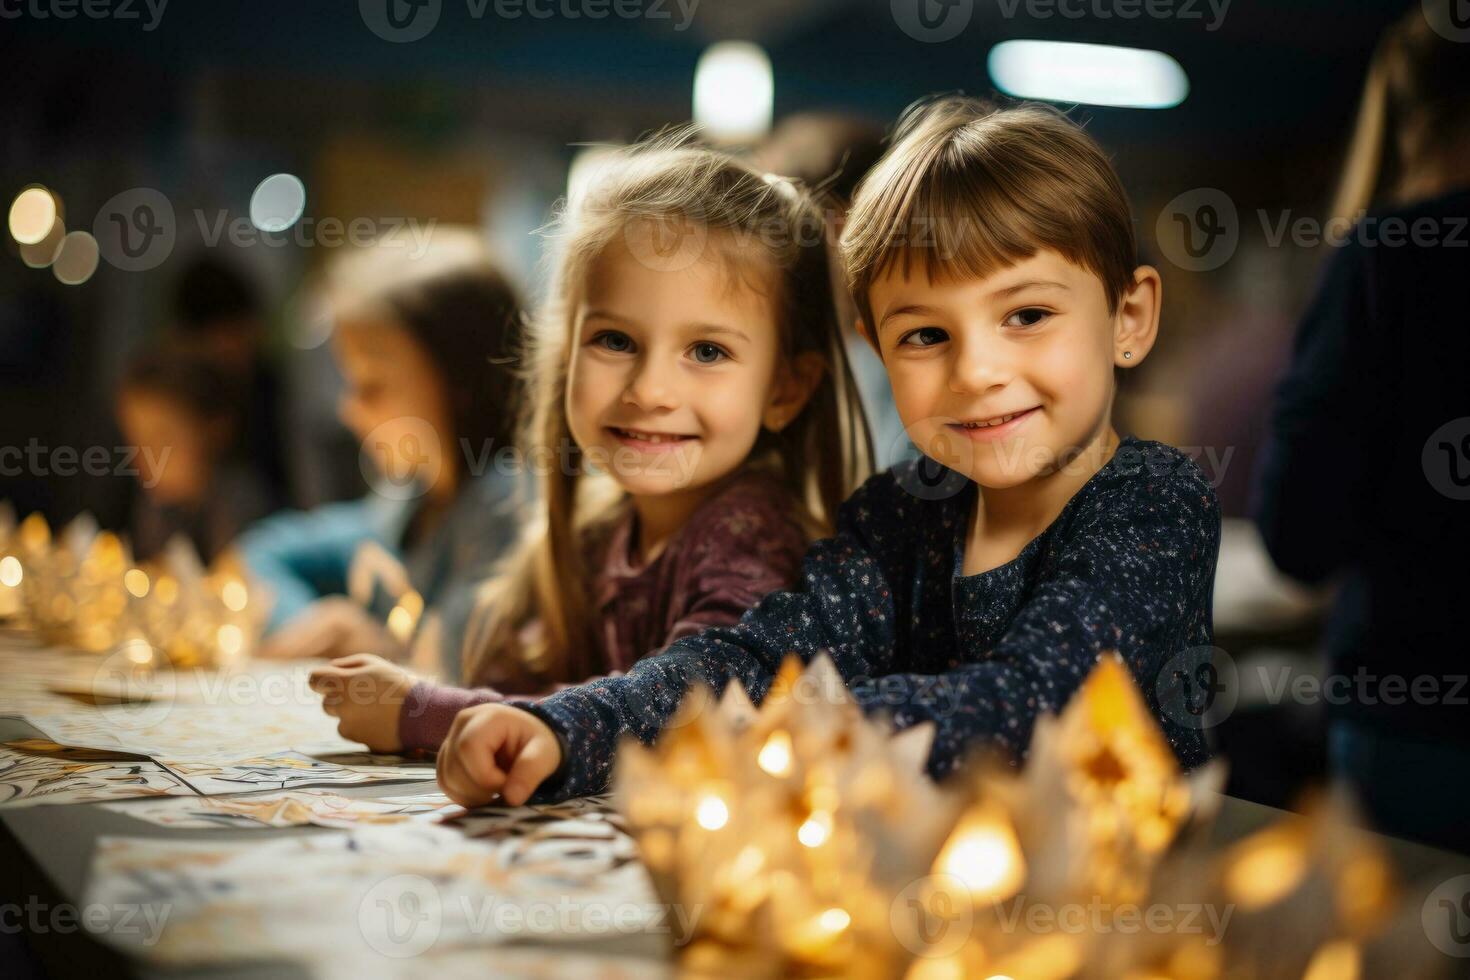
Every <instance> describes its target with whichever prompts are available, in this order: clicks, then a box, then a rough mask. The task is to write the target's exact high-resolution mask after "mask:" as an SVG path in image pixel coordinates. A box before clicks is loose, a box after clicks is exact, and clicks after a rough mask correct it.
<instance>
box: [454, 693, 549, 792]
mask: <svg viewBox="0 0 1470 980" xmlns="http://www.w3.org/2000/svg"><path fill="white" fill-rule="evenodd" d="M438 765H439V788H440V789H441V790H443V791H444V795H445V796H448V797H449V798H450V799H451V800H453V801H454V802H456V803H458V804H460V805H462V806H468V807H475V806H483V805H484V804H486V803H489V802H490V801H491V800H493V799H495V797H496V795H497V794H499V796H500V798H501V799H502V800H503V801H504V802H505V803H507V804H509V805H510V806H520V805H521V804H522V803H524V802H526V800H528V799H529V798H530V796H531V794H532V793H534V792H535V791H536V787H538V786H540V785H541V782H542V780H544V779H545V778H546V777H547V776H550V775H551V774H552V773H554V772H556V769H557V767H558V766H560V765H561V745H560V744H559V743H558V742H557V739H556V733H555V732H553V731H552V730H551V728H550V726H548V725H547V724H546V722H544V721H542V720H541V719H540V718H537V717H536V716H535V715H533V714H531V713H530V712H529V711H522V710H521V709H520V708H513V707H511V706H510V705H505V704H481V705H476V706H475V707H473V708H466V709H464V710H463V711H461V712H460V713H459V714H457V715H455V716H454V723H453V725H451V726H450V729H449V735H448V737H447V738H445V739H444V745H443V746H442V747H441V748H440V749H439V764H438Z"/></svg>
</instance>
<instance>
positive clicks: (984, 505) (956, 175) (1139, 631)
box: [439, 99, 1220, 805]
mask: <svg viewBox="0 0 1470 980" xmlns="http://www.w3.org/2000/svg"><path fill="white" fill-rule="evenodd" d="M1135 251H1136V250H1135V243H1134V238H1133V225H1132V218H1131V215H1130V213H1129V208H1128V203H1127V199H1126V197H1125V195H1124V193H1123V189H1122V186H1121V184H1120V183H1119V181H1118V178H1117V175H1116V174H1115V173H1114V172H1113V169H1112V167H1111V165H1110V164H1109V162H1108V160H1107V158H1106V157H1105V156H1104V155H1103V153H1102V151H1101V149H1100V148H1099V147H1098V146H1097V144H1096V143H1094V142H1093V141H1092V140H1091V139H1090V138H1089V137H1088V136H1087V135H1086V134H1085V133H1084V132H1083V131H1082V130H1081V129H1080V128H1078V127H1077V126H1076V125H1074V124H1073V123H1071V122H1070V121H1069V120H1067V119H1066V117H1065V116H1063V115H1061V114H1060V113H1058V112H1055V111H1053V110H1050V109H1047V108H1042V107H1021V108H1016V109H1009V110H1003V111H989V110H987V108H986V107H984V106H982V105H980V104H978V103H975V102H972V101H969V100H963V99H946V100H943V101H939V102H936V103H932V104H930V105H928V106H926V107H922V108H920V109H919V110H917V111H915V112H912V113H910V114H909V115H908V116H907V117H906V118H905V119H904V120H903V121H901V123H900V126H899V130H898V132H897V134H896V136H895V140H894V146H893V148H892V149H891V150H890V151H889V153H888V155H887V156H885V157H884V159H883V160H882V161H881V162H880V163H879V164H878V165H877V166H876V167H875V168H874V170H873V171H872V172H871V173H870V174H869V175H868V177H867V178H866V179H865V180H864V182H863V185H862V186H861V187H860V188H859V190H858V193H857V196H856V199H855V201H854V204H853V208H852V212H851V214H850V216H849V219H848V224H847V228H846V230H845V233H844V235H843V241H842V252H843V261H844V264H845V266H846V269H847V273H848V279H849V284H850V285H851V287H852V291H853V294H854V298H855V300H856V303H857V307H858V311H859V315H860V318H861V321H862V322H861V329H862V331H863V334H864V337H865V338H866V339H867V340H868V342H869V343H871V344H872V345H873V347H874V349H875V350H876V351H877V352H878V354H879V356H880V357H881V358H882V359H883V362H884V366H885V368H886V370H887V372H888V378H889V381H890V383H891V384H892V386H893V393H894V400H895V402H896V404H897V406H898V411H899V414H900V416H901V417H902V418H903V421H904V424H905V426H906V427H907V429H908V431H909V433H910V436H911V438H913V440H914V443H915V444H916V445H917V446H918V447H919V449H920V450H921V451H922V452H923V453H924V454H925V457H926V458H925V459H921V460H919V461H916V462H912V463H906V464H901V465H899V466H897V467H895V468H894V469H892V470H890V471H889V472H887V473H884V474H880V475H878V476H875V477H873V478H872V479H871V480H869V481H868V482H867V483H866V484H864V485H863V487H862V488H861V489H859V490H858V492H857V493H855V494H854V495H853V496H852V497H851V498H850V499H849V500H848V501H847V503H846V504H845V505H844V506H843V509H842V512H841V515H840V517H839V521H838V530H837V534H836V536H835V537H833V538H830V539H827V540H825V541H819V542H817V543H816V544H815V545H813V546H812V548H811V549H810V551H808V553H807V556H806V559H805V563H804V568H803V580H802V585H801V587H800V588H799V590H797V591H793V592H783V593H775V594H772V595H770V596H767V597H766V598H765V599H764V600H763V601H762V602H761V603H760V604H758V605H757V606H756V607H755V608H754V609H752V610H751V611H750V612H748V613H746V615H745V616H744V618H743V619H742V620H741V621H740V623H739V624H737V625H736V626H733V627H727V628H717V629H711V630H708V631H706V632H704V633H701V634H699V635H698V636H694V637H689V638H686V639H683V640H680V641H679V642H677V643H674V644H673V645H672V646H670V647H668V648H667V649H666V650H664V651H663V652H662V653H660V654H658V655H656V656H652V657H647V658H645V659H644V660H642V661H641V662H640V663H639V664H638V665H637V666H636V667H635V668H634V669H633V670H632V671H630V672H629V673H628V674H627V675H625V676H622V677H615V678H608V679H604V680H600V681H596V682H593V683H590V684H585V685H581V686H578V687H574V688H569V689H567V690H565V691H562V692H560V693H558V694H555V695H552V696H550V697H548V698H545V699H544V700H541V701H539V702H535V703H531V702H526V703H521V704H491V705H482V706H479V707H475V708H469V709H466V710H465V711H462V712H461V713H460V714H459V715H458V716H457V717H456V718H455V721H454V725H453V728H452V729H451V731H450V734H449V737H448V739H447V740H446V741H445V743H444V747H443V749H442V750H441V752H440V755H439V782H440V785H441V787H442V788H443V789H444V791H445V792H446V793H447V794H448V795H449V796H450V797H451V798H452V799H455V800H456V801H458V802H461V803H464V804H466V805H478V804H481V803H485V802H487V801H489V800H490V799H492V798H494V797H495V796H496V795H497V794H498V795H499V796H500V797H501V798H502V799H503V800H504V801H505V802H506V803H509V804H512V805H516V804H520V803H522V802H524V801H526V800H527V799H528V798H531V797H532V795H533V793H534V795H535V798H536V799H537V800H553V799H561V798H565V797H568V796H576V795H583V794H588V793H594V792H599V791H601V790H602V789H604V788H605V786H606V785H607V782H608V777H609V774H610V771H611V768H612V762H613V758H614V754H615V750H616V744H617V737H618V736H619V735H621V734H623V733H631V734H633V735H635V736H637V737H638V738H639V739H640V740H642V741H644V742H651V741H653V739H654V738H655V737H656V736H657V735H658V733H659V731H660V730H661V729H662V728H663V726H664V725H665V724H666V723H667V722H668V720H669V719H670V718H671V717H672V715H673V713H674V711H675V709H676V708H677V706H678V704H679V701H680V699H681V698H682V696H683V694H684V692H685V691H686V690H687V689H688V687H689V685H690V684H691V683H693V682H695V681H703V682H705V683H707V684H709V685H710V686H711V687H712V688H714V689H715V690H716V691H720V690H723V688H724V686H725V684H726V683H728V682H729V681H730V680H732V679H735V680H739V681H740V682H741V683H742V684H743V685H744V686H745V688H746V690H747V691H749V692H750V694H751V696H752V698H754V699H755V700H756V701H757V702H759V701H760V700H761V699H763V698H764V696H765V694H766V691H767V690H768V689H769V687H770V684H771V682H772V680H773V679H774V677H775V674H776V671H777V669H778V667H779V665H780V663H781V661H782V659H783V658H784V657H785V656H786V655H787V654H788V653H791V652H795V653H797V654H799V655H800V656H801V658H802V659H803V660H809V659H810V658H811V657H812V656H813V655H815V654H816V653H817V652H819V651H827V652H828V653H830V655H831V656H832V658H833V660H834V661H835V663H836V665H837V668H838V670H839V671H840V673H841V674H842V677H843V679H844V681H845V682H846V683H847V684H848V686H849V688H850V690H851V691H852V693H853V695H854V697H855V698H856V699H857V700H858V701H859V703H861V704H863V705H864V706H865V707H866V708H870V709H875V710H876V709H882V710H887V711H889V712H891V713H892V716H893V721H894V723H895V725H896V727H898V728H906V727H908V726H911V725H915V724H918V723H921V722H926V721H929V722H933V723H934V726H935V739H934V744H933V748H932V750H931V754H930V757H929V763H928V770H929V772H930V774H931V775H932V776H934V777H936V778H938V777H940V776H943V775H944V774H946V773H948V772H949V771H951V770H952V769H954V768H955V767H956V766H957V765H958V764H959V763H960V762H961V761H963V759H964V758H965V757H966V756H967V754H968V752H969V750H970V749H972V748H973V747H975V746H976V745H978V744H980V743H989V744H991V745H993V746H996V747H998V748H1000V749H1001V750H1003V751H1005V752H1008V753H1009V754H1011V755H1012V756H1013V757H1014V758H1016V759H1017V760H1020V759H1022V758H1024V755H1025V752H1026V748H1027V746H1028V744H1029V742H1030V738H1031V732H1032V729H1033V726H1034V723H1035V721H1036V718H1037V716H1038V715H1039V714H1040V713H1041V712H1047V711H1057V710H1059V709H1060V708H1061V707H1062V706H1063V705H1064V704H1065V703H1066V702H1067V700H1068V699H1069V698H1070V697H1071V695H1072V694H1073V693H1074V692H1075V691H1076V690H1077V689H1078V687H1079V686H1080V684H1081V682H1082V680H1083V678H1084V677H1086V675H1087V674H1088V672H1089V671H1090V670H1091V669H1092V667H1093V665H1094V664H1095V663H1096V661H1097V659H1098V657H1099V655H1100V654H1101V653H1103V652H1104V651H1109V650H1116V651H1118V652H1119V653H1120V654H1121V655H1122V657H1123V658H1124V660H1125V662H1126V663H1127V664H1128V666H1129V668H1130V669H1131V670H1132V672H1133V674H1134V676H1135V678H1136V679H1137V680H1138V682H1139V685H1140V687H1141V688H1142V689H1143V691H1144V693H1145V696H1146V697H1147V699H1148V702H1149V704H1150V707H1151V708H1152V710H1153V712H1154V714H1155V715H1156V716H1157V717H1159V720H1160V723H1161V724H1162V725H1163V727H1164V730H1165V732H1166V734H1167V735H1168V737H1169V739H1170V742H1171V744H1172V745H1173V747H1174V750H1175V753H1176V755H1177V756H1178V758H1179V760H1180V762H1181V763H1182V764H1184V765H1185V766H1193V765H1197V764H1198V763H1200V762H1202V761H1203V760H1204V759H1205V758H1206V756H1207V754H1208V750H1207V747H1206V744H1205V741H1204V737H1203V734H1202V733H1201V732H1200V731H1199V729H1198V728H1197V727H1188V726H1180V725H1176V724H1174V723H1173V722H1172V721H1170V720H1169V719H1168V718H1167V717H1165V716H1164V712H1163V709H1162V707H1161V695H1162V696H1164V699H1165V700H1166V701H1169V702H1171V703H1172V700H1173V697H1172V694H1173V693H1174V691H1175V689H1177V688H1178V687H1179V686H1180V677H1178V676H1174V673H1173V672H1169V673H1168V674H1164V667H1165V665H1166V664H1167V663H1168V662H1169V661H1170V660H1171V659H1172V658H1175V657H1176V656H1178V655H1179V654H1181V653H1183V652H1184V651H1186V650H1191V649H1195V648H1200V647H1205V646H1208V645H1209V644H1210V643H1211V640H1212V637H1213V629H1212V623H1211V619H1210V602H1211V594H1212V591H1213V584H1214V573H1215V559H1216V554H1217V551H1218V548H1219V540H1220V512H1219V506H1218V504H1217V502H1216V499H1215V493H1214V489H1213V488H1212V487H1211V486H1210V484H1209V483H1208V482H1207V481H1206V480H1205V478H1204V476H1203V474H1202V473H1201V472H1200V471H1199V469H1198V468H1197V467H1196V466H1195V465H1194V464H1193V463H1192V462H1190V461H1189V460H1188V459H1187V458H1186V457H1185V456H1184V455H1183V454H1181V453H1179V452H1178V451H1177V450H1175V449H1172V448H1170V447H1168V446H1164V445H1161V444H1159V443H1155V442H1145V441H1142V440H1139V439H1136V438H1135V437H1133V436H1131V435H1130V436H1125V437H1123V438H1119V436H1118V434H1117V433H1116V432H1115V431H1114V429H1113V427H1112V423H1111V412H1112V402H1113V395H1114V391H1115V377H1114V375H1115V369H1117V368H1130V367H1133V366H1134V365H1136V364H1138V363H1139V362H1140V361H1142V360H1143V358H1144V357H1145V356H1146V355H1147V354H1148V351H1149V349H1150V348H1151V347H1152V346H1153V344H1154V340H1155V337H1156V336H1157V332H1158V318H1159V302H1160V290H1161V284H1160V279H1159V274H1158V272H1157V271H1155V270H1154V269H1152V268H1150V267H1148V266H1137V267H1135V264H1134V263H1135ZM936 464H939V465H936ZM1161 675H1162V676H1161Z"/></svg>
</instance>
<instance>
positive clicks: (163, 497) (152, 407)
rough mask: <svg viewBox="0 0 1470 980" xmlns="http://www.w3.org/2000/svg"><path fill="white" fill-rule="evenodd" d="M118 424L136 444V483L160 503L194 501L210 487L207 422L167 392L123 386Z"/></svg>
mask: <svg viewBox="0 0 1470 980" xmlns="http://www.w3.org/2000/svg"><path fill="white" fill-rule="evenodd" d="M117 421H118V427H119V428H120V429H121V430H122V433H123V438H124V439H125V440H127V442H128V444H129V445H131V446H137V447H138V450H139V452H138V482H139V483H141V484H142V485H143V488H144V489H145V490H147V491H148V493H149V495H150V496H152V497H153V498H154V499H155V500H157V501H158V502H159V503H161V504H166V505H178V506H194V505H197V504H200V503H203V501H204V497H205V494H207V493H208V492H209V481H210V474H211V472H212V470H213V469H214V464H213V459H214V452H213V446H212V444H211V439H210V431H209V426H208V425H206V424H205V423H204V422H203V421H201V420H200V419H199V418H197V417H196V416H195V415H194V414H193V413H192V412H190V411H189V410H188V409H186V408H184V407H183V406H182V405H180V404H179V403H178V402H176V401H175V400H174V399H172V398H170V397H168V396H167V395H162V394H158V393H157V392H153V391H149V390H148V389H146V388H125V389H124V390H123V391H122V392H121V393H120V394H119V396H118V400H117Z"/></svg>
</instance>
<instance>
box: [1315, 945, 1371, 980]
mask: <svg viewBox="0 0 1470 980" xmlns="http://www.w3.org/2000/svg"><path fill="white" fill-rule="evenodd" d="M1362 972H1363V965H1362V959H1361V957H1360V956H1359V955H1358V947H1357V946H1355V945H1354V944H1353V943H1350V942H1348V941H1347V940H1345V939H1339V940H1336V941H1334V942H1330V943H1327V944H1325V945H1324V946H1323V947H1322V948H1321V949H1319V950H1317V952H1316V953H1315V954H1314V955H1313V956H1312V961H1311V962H1310V963H1308V964H1307V972H1306V973H1303V974H1302V980H1358V977H1359V976H1361V975H1362Z"/></svg>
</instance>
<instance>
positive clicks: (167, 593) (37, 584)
mask: <svg viewBox="0 0 1470 980" xmlns="http://www.w3.org/2000/svg"><path fill="white" fill-rule="evenodd" d="M10 524H11V525H12V526H13V516H11V517H10ZM268 607H269V603H268V602H265V601H262V600H261V599H260V598H259V597H258V596H255V597H252V595H251V589H250V588H249V586H248V585H247V584H246V576H245V574H244V571H243V569H242V568H240V567H239V565H238V563H237V562H235V561H234V560H233V559H230V558H228V557H225V558H222V559H221V560H220V561H218V562H216V563H215V567H214V568H212V569H206V568H205V567H204V565H203V563H202V562H201V561H200V560H199V555H198V553H197V552H196V551H195V550H194V548H193V546H192V545H191V544H189V542H188V541H187V540H185V539H184V538H182V537H177V538H175V539H173V540H172V541H170V542H169V544H168V546H167V547H166V548H165V550H164V553H163V556H162V558H161V559H160V560H159V561H156V562H153V563H149V564H144V565H137V564H135V563H134V562H133V559H132V555H131V554H130V553H129V551H128V548H127V545H126V544H125V543H124V542H123V541H122V539H120V538H119V537H118V536H117V535H115V534H112V533H111V532H109V531H99V530H98V529H97V524H96V522H95V521H94V520H93V519H92V518H91V517H90V516H89V515H85V514H84V515H82V516H81V517H78V518H77V519H76V520H74V521H72V522H71V523H70V524H68V525H67V526H66V528H65V529H64V530H63V531H62V532H61V534H59V535H57V536H56V538H55V540H53V538H52V535H51V529H50V527H49V526H48V525H47V524H46V520H45V518H44V517H42V516H41V515H40V514H32V515H30V516H29V517H27V518H26V519H25V520H24V521H23V522H22V523H21V524H20V526H19V527H18V528H13V529H11V528H9V527H7V522H6V515H5V514H4V513H0V614H5V613H7V612H8V614H9V616H10V617H11V618H16V619H18V620H20V622H21V623H22V624H23V625H26V626H29V627H31V628H33V629H35V630H36V631H37V632H38V633H39V634H40V635H41V637H42V639H44V640H45V641H46V642H47V643H52V644H57V645H62V646H69V647H74V648H77V649H80V650H83V651H86V652H89V653H106V652H108V651H110V650H113V649H116V648H118V647H120V646H124V645H126V646H127V647H128V649H129V656H130V658H131V659H133V660H134V661H135V662H136V663H137V664H138V665H139V666H148V665H157V666H163V665H165V664H169V665H172V666H175V667H195V666H211V665H216V664H221V663H224V662H228V661H230V660H233V659H235V658H237V657H241V656H245V655H246V654H248V652H249V650H250V649H251V648H252V647H253V645H254V643H255V641H256V639H257V638H258V637H259V635H260V632H261V629H262V628H263V626H264V622H265V615H266V612H267V611H268Z"/></svg>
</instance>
